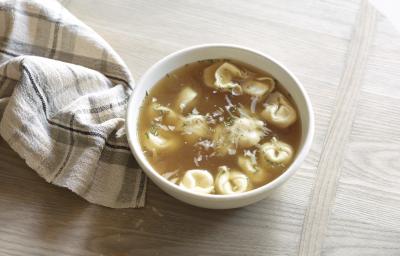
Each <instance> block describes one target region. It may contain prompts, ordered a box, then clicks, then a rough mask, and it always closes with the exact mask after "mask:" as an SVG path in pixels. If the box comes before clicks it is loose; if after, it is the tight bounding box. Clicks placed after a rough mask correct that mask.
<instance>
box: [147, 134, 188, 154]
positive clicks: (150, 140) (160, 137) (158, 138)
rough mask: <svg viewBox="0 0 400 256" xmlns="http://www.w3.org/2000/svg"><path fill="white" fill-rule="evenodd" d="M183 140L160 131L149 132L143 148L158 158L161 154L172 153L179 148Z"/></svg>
mask: <svg viewBox="0 0 400 256" xmlns="http://www.w3.org/2000/svg"><path fill="white" fill-rule="evenodd" d="M180 145H181V140H180V139H179V138H178V137H177V136H174V135H173V134H168V133H162V134H160V133H159V132H158V131H157V132H154V131H147V132H146V134H145V139H144V141H143V146H144V148H145V149H146V150H148V151H150V152H152V153H153V157H157V155H158V154H159V153H163V152H167V151H169V152H172V151H174V150H176V149H178V148H179V146H180Z"/></svg>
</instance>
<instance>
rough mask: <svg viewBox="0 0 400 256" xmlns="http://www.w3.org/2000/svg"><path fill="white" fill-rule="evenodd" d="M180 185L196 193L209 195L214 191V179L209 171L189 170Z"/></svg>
mask: <svg viewBox="0 0 400 256" xmlns="http://www.w3.org/2000/svg"><path fill="white" fill-rule="evenodd" d="M179 185H180V186H181V187H182V188H185V189H188V190H191V191H193V192H196V193H200V194H209V193H211V192H213V190H214V178H213V176H212V175H211V173H209V172H208V171H207V170H198V169H195V170H188V171H186V173H185V175H184V176H183V178H182V180H181V182H180V183H179Z"/></svg>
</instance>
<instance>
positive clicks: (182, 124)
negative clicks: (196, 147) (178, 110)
mask: <svg viewBox="0 0 400 256" xmlns="http://www.w3.org/2000/svg"><path fill="white" fill-rule="evenodd" d="M177 129H178V130H179V131H181V132H182V135H183V136H184V137H185V139H186V140H188V141H190V142H194V141H195V140H197V139H199V138H206V137H208V134H209V127H208V124H207V120H206V118H205V116H203V115H199V114H189V115H188V116H186V117H182V118H181V119H180V121H179V124H178V127H177Z"/></svg>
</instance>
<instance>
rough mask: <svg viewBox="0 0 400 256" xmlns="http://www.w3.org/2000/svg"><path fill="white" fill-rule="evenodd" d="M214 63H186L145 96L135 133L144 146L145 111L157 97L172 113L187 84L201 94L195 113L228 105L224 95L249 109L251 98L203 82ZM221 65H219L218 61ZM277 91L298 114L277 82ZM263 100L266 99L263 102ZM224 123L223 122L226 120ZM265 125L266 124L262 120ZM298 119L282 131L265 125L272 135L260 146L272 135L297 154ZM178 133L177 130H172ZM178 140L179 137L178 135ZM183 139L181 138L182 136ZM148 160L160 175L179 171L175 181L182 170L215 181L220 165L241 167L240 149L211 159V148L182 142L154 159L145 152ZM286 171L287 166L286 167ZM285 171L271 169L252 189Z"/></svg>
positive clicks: (148, 124)
mask: <svg viewBox="0 0 400 256" xmlns="http://www.w3.org/2000/svg"><path fill="white" fill-rule="evenodd" d="M216 61H222V60H205V61H199V62H195V63H191V64H187V65H185V66H183V67H181V68H179V69H177V70H175V71H173V72H171V73H169V74H167V75H166V77H165V78H163V79H161V80H160V81H159V82H158V83H157V84H156V85H155V86H154V87H153V88H152V89H151V90H150V91H149V92H148V96H147V97H146V99H145V100H144V102H143V105H142V107H141V113H140V116H139V124H138V134H139V138H140V143H141V145H142V147H143V145H144V144H143V140H144V139H146V136H145V133H146V132H147V131H148V130H149V129H150V127H151V126H152V120H151V118H149V116H148V115H147V114H146V109H147V108H148V107H149V106H150V104H151V102H152V99H153V98H156V99H157V102H158V103H160V104H161V105H163V106H168V107H170V108H172V109H173V110H175V111H177V112H178V110H177V109H174V108H173V106H174V102H175V100H176V97H177V95H178V93H179V92H180V91H181V90H182V89H183V88H184V87H185V86H187V85H190V86H191V87H192V88H194V89H195V90H197V91H198V92H200V101H199V102H198V103H197V105H196V106H195V108H196V109H197V110H198V112H199V113H200V114H202V115H205V114H206V113H211V112H213V111H215V110H217V109H218V108H219V107H224V106H226V105H227V101H226V98H225V96H226V95H228V96H229V98H230V100H231V101H232V103H233V104H235V105H236V104H238V103H241V104H242V105H244V106H245V107H247V108H250V104H251V98H250V96H249V95H246V94H243V95H240V96H232V95H231V93H229V92H220V91H217V90H214V89H213V88H210V87H207V86H206V85H205V84H204V82H203V79H202V77H203V76H202V75H203V70H204V69H205V68H207V67H208V66H210V65H212V64H213V63H214V62H216ZM223 61H228V62H230V63H232V64H234V65H236V66H237V67H239V68H240V69H242V70H247V71H250V72H251V73H254V75H255V76H256V77H265V76H267V77H272V76H271V75H269V74H268V73H266V72H263V71H260V70H258V69H257V68H254V67H252V66H250V65H247V64H244V63H241V62H239V61H235V60H223ZM221 63H222V62H221ZM275 82H276V88H275V90H274V91H279V92H281V93H282V94H284V95H285V96H286V97H287V98H288V99H289V101H290V103H291V104H292V106H293V107H294V108H295V109H296V112H297V113H299V112H298V111H297V106H296V105H295V103H294V102H293V100H292V98H291V96H290V94H289V93H287V91H286V90H285V89H284V88H283V86H282V85H281V84H280V83H279V81H276V80H275ZM264 101H265V100H264ZM264 101H262V102H260V103H258V104H257V106H256V113H259V112H261V111H262V108H263V106H262V103H263V102H264ZM226 115H227V114H226V113H224V117H225V118H226V117H227V116H226ZM225 120H226V119H225ZM264 122H265V121H264ZM300 123H301V122H300V120H299V118H297V120H296V122H295V123H294V124H292V125H291V126H289V127H288V128H285V129H280V128H276V127H274V126H272V125H268V124H267V127H268V128H269V129H270V130H271V132H270V133H269V134H268V135H267V136H265V137H264V138H263V139H262V140H261V142H260V143H259V144H262V143H264V142H267V141H270V139H271V138H272V137H273V136H275V137H277V138H278V139H279V140H282V141H284V142H286V143H287V144H289V145H291V146H292V147H293V149H294V152H295V154H296V152H297V150H298V147H299V143H300V137H301V125H300ZM172 132H175V133H177V134H178V132H177V131H172ZM180 137H181V136H180ZM181 138H182V140H183V137H181ZM248 149H249V150H254V149H256V147H252V148H248ZM144 152H145V155H146V158H147V160H148V161H149V162H150V164H151V165H152V166H153V168H154V169H155V170H157V171H158V172H159V173H160V174H163V173H167V172H172V171H175V170H178V177H177V178H178V180H179V179H180V178H181V177H182V176H183V175H184V173H185V171H187V170H190V169H205V170H208V171H209V172H210V173H211V174H212V175H213V176H214V178H215V176H216V174H217V168H218V167H219V166H222V165H226V166H228V167H230V168H235V169H237V170H240V167H239V166H237V163H236V162H237V156H238V155H243V149H239V150H238V151H237V153H236V155H226V156H223V157H218V156H213V157H210V154H211V153H212V149H210V150H208V151H206V150H204V149H203V148H201V147H195V146H194V145H193V144H191V143H189V142H187V141H186V142H184V143H182V146H181V147H180V148H179V149H178V150H175V151H173V152H171V153H169V154H161V155H158V156H157V158H154V157H153V156H152V154H151V152H149V151H146V150H144ZM199 155H201V156H202V160H201V161H198V166H197V165H196V164H195V161H194V159H195V158H197V157H198V156H199ZM285 169H287V167H286V168H285ZM285 169H284V170H279V171H273V170H271V171H270V172H271V175H270V176H269V177H270V178H269V179H267V180H265V182H264V183H262V184H257V185H254V186H253V187H252V188H256V187H259V186H262V185H264V184H266V183H268V182H270V181H272V180H273V179H275V178H276V177H278V176H279V175H280V174H282V173H283V172H284V171H285Z"/></svg>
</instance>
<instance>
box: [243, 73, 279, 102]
mask: <svg viewBox="0 0 400 256" xmlns="http://www.w3.org/2000/svg"><path fill="white" fill-rule="evenodd" d="M264 79H265V80H263V81H256V80H249V81H246V82H244V83H243V86H242V88H243V92H244V93H246V94H248V95H251V96H254V97H257V98H262V97H264V96H266V95H268V94H270V93H271V92H272V91H273V90H274V89H275V81H274V79H272V78H270V77H265V78H264Z"/></svg>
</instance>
